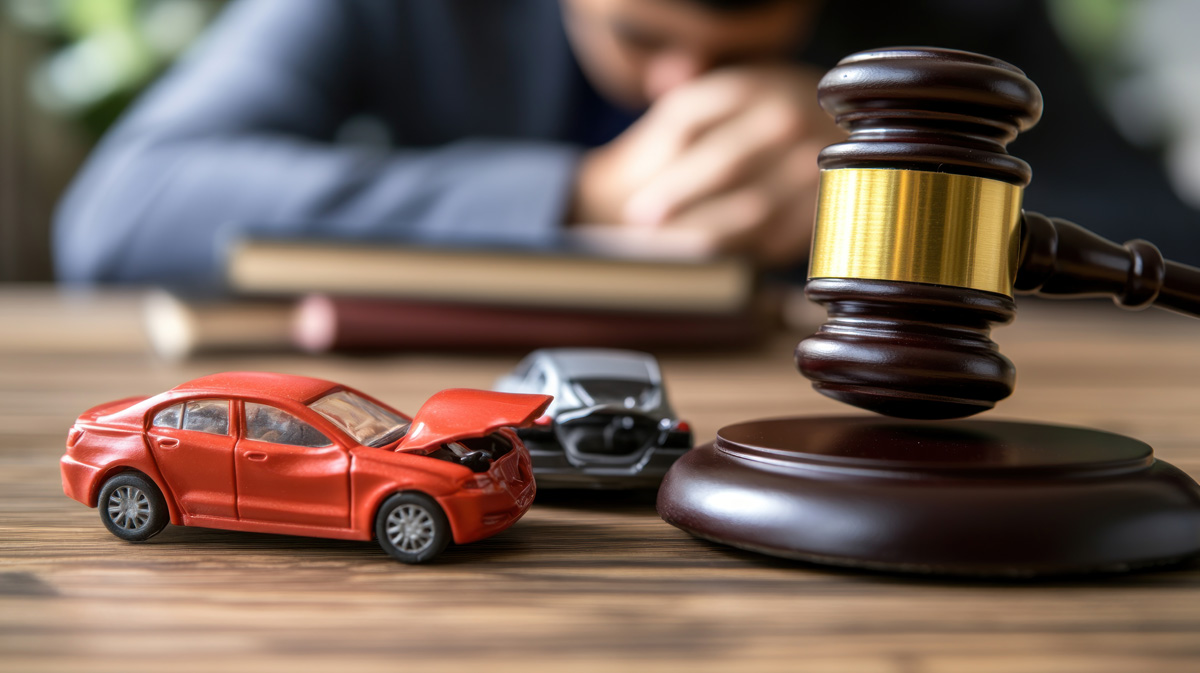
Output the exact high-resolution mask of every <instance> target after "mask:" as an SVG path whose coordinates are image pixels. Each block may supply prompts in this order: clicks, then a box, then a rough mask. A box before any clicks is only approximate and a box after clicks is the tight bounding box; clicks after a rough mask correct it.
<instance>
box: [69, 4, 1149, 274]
mask: <svg viewBox="0 0 1200 673" xmlns="http://www.w3.org/2000/svg"><path fill="white" fill-rule="evenodd" d="M897 4H903V7H894V5H897ZM1047 27H1048V26H1047V24H1046V21H1045V17H1044V16H1043V15H1042V13H1041V10H1040V7H1039V6H1037V5H1035V4H1031V3H1029V2H1019V3H1018V2H982V3H960V2H937V1H936V0H929V1H927V2H925V3H893V2H885V1H883V0H862V1H860V2H855V3H830V4H829V6H827V7H823V6H822V4H821V3H820V2H818V0H437V1H436V2H430V1H426V0H338V1H336V2H333V1H329V0H238V1H235V2H234V3H233V5H232V6H231V7H230V8H229V10H228V11H227V12H226V14H225V15H224V16H223V17H222V19H221V20H220V21H219V22H218V24H217V25H216V26H215V27H214V28H213V30H212V31H211V33H210V34H209V36H208V38H207V39H206V40H205V41H204V43H203V44H202V45H200V46H199V47H198V48H197V49H196V50H194V52H193V53H192V54H191V55H190V57H189V58H187V59H186V60H185V61H184V62H183V63H181V64H180V65H179V66H177V67H176V68H175V69H174V70H173V71H172V72H171V73H170V74H169V75H168V76H167V77H165V78H164V79H163V80H162V81H161V82H160V83H159V84H158V85H156V86H155V87H154V89H152V90H151V91H150V92H149V93H148V94H147V95H146V96H145V97H144V98H143V100H142V101H140V102H139V103H138V104H137V105H136V106H135V108H134V109H133V110H132V111H131V112H130V113H129V114H128V115H127V116H126V118H125V119H124V120H122V122H121V123H120V124H118V126H117V127H116V128H115V129H114V130H113V131H112V132H111V133H110V135H109V137H107V138H106V139H105V140H104V142H103V143H102V144H101V146H100V147H99V148H98V150H97V152H96V154H95V155H94V156H93V158H92V159H91V161H90V162H89V164H88V166H87V167H86V168H85V170H84V171H83V172H82V174H81V175H80V176H79V178H78V179H77V181H76V184H75V185H74V187H73V188H72V190H71V192H70V193H69V194H68V197H67V198H66V200H65V201H64V204H63V206H62V208H61V210H60V213H59V218H58V222H57V229H56V248H57V264H58V269H59V274H60V276H61V277H63V278H64V279H68V280H76V281H95V280H106V281H125V282H147V281H157V282H171V283H175V284H212V283H214V282H216V281H218V280H219V276H220V265H221V260H222V259H223V254H224V253H223V250H224V246H225V245H226V244H227V242H228V241H229V240H230V239H232V238H235V237H239V236H285V237H340V238H351V239H371V240H399V239H403V240H409V241H414V240H415V241H421V242H426V243H456V244H471V245H497V244H498V245H508V246H530V247H550V246H553V245H554V243H555V241H556V240H557V238H558V235H559V233H560V232H561V231H562V230H563V228H564V227H569V226H571V225H573V224H579V223H588V224H596V223H598V224H603V225H607V226H611V227H622V228H638V229H640V230H642V231H650V232H654V231H676V232H678V231H686V232H690V233H692V234H694V235H695V236H694V238H696V239H697V240H699V241H701V243H702V247H704V248H706V249H709V250H713V251H722V252H732V253H738V254H744V255H748V256H750V257H751V258H753V259H755V260H757V261H758V262H760V263H762V264H764V265H774V266H780V265H788V264H793V263H795V262H797V261H798V260H800V259H802V257H803V255H804V252H805V249H806V247H807V243H808V240H809V238H810V235H811V223H812V215H813V209H814V204H815V189H816V179H817V170H816V154H817V152H818V151H819V150H820V148H821V147H823V146H825V145H827V144H829V143H831V142H834V141H836V139H837V138H839V137H840V136H839V133H840V132H839V131H838V130H837V129H836V128H834V127H833V125H832V122H831V121H830V120H829V119H828V117H827V116H826V115H825V114H824V113H822V112H821V111H820V109H819V108H818V107H817V105H816V99H815V95H816V91H815V89H816V82H817V80H818V78H819V74H820V70H818V69H815V68H814V67H812V66H809V65H805V64H804V62H805V61H806V60H807V61H811V62H815V63H818V64H820V65H821V66H823V67H827V66H828V65H830V64H831V63H832V62H833V61H834V60H836V57H840V56H842V55H845V54H847V53H850V52H852V51H855V50H857V49H861V48H867V47H876V46H886V45H889V44H896V43H910V44H911V43H924V44H938V45H939V46H948V47H957V48H966V49H976V50H979V51H985V52H988V53H991V54H993V55H995V56H999V57H1001V58H1007V59H1009V60H1012V61H1013V62H1015V63H1017V64H1018V65H1019V66H1021V67H1023V68H1025V69H1026V71H1027V72H1028V73H1029V74H1030V76H1031V77H1032V78H1033V79H1034V80H1035V81H1037V82H1038V83H1039V84H1040V85H1042V87H1043V89H1044V90H1046V91H1047V92H1048V93H1047V96H1046V98H1047V106H1048V108H1050V107H1051V105H1053V104H1054V102H1055V100H1063V99H1065V100H1068V101H1070V100H1071V99H1072V98H1073V97H1074V96H1070V95H1068V94H1074V93H1076V92H1078V90H1079V89H1080V85H1079V78H1078V77H1074V76H1073V74H1072V73H1070V68H1069V65H1067V63H1068V59H1067V58H1065V57H1064V56H1063V55H1062V54H1061V53H1060V52H1059V51H1056V50H1055V49H1056V48H1055V46H1054V45H1055V44H1056V43H1055V42H1054V40H1053V37H1052V36H1049V37H1046V38H1045V39H1042V36H1039V34H1038V31H1039V30H1043V32H1046V33H1048V32H1049V31H1048V30H1044V29H1045V28H1047ZM1022 33H1023V34H1025V35H1026V37H1028V38H1031V40H1032V41H1031V42H1029V43H1022V42H1020V41H1017V40H1014V39H1013V36H1014V35H1020V34H1022ZM1014 45H1020V46H1018V47H1017V49H1016V51H1013V47H1014ZM1022 49H1024V50H1025V51H1029V52H1031V53H1036V54H1037V55H1038V59H1036V60H1037V62H1036V63H1034V62H1030V61H1032V60H1033V59H1032V57H1024V58H1023V55H1022V53H1021V52H1022ZM1044 63H1049V64H1050V65H1049V67H1048V68H1047V70H1046V71H1045V72H1039V70H1038V67H1039V64H1044ZM1039 78H1040V79H1039ZM1051 87H1061V88H1060V89H1057V90H1056V89H1054V88H1051ZM1059 91H1061V92H1062V93H1063V94H1064V95H1063V96H1062V98H1058V97H1056V96H1055V93H1057V92H1059ZM1086 98H1087V97H1086V93H1081V94H1080V95H1079V96H1078V99H1079V100H1080V101H1086ZM1076 106H1077V107H1079V106H1080V104H1079V103H1076ZM1082 109H1083V112H1082V113H1081V114H1077V115H1074V116H1072V118H1071V121H1072V124H1073V125H1075V126H1076V127H1078V128H1080V129H1081V130H1082V132H1083V134H1084V135H1085V138H1084V139H1081V138H1079V136H1080V133H1073V132H1072V131H1070V130H1069V127H1067V128H1068V130H1063V127H1061V126H1056V125H1055V124H1054V123H1052V122H1051V123H1050V126H1051V128H1052V129H1054V128H1058V129H1059V130H1058V131H1057V132H1056V133H1055V134H1053V135H1045V134H1043V136H1042V138H1044V139H1045V140H1044V141H1043V142H1042V143H1041V144H1040V145H1039V147H1040V148H1041V149H1042V151H1041V152H1034V153H1033V154H1035V155H1036V154H1045V155H1046V156H1048V157H1049V159H1048V160H1043V161H1048V162H1050V163H1052V162H1054V161H1057V162H1058V163H1059V164H1062V163H1063V161H1064V160H1066V159H1068V158H1069V157H1071V156H1072V155H1071V152H1074V151H1077V150H1063V147H1064V143H1066V146H1067V147H1070V146H1071V144H1072V143H1074V146H1076V147H1078V146H1079V144H1080V143H1079V142H1076V141H1080V140H1086V143H1087V147H1088V148H1091V149H1090V151H1091V153H1093V154H1094V153H1096V152H1099V154H1102V155H1103V154H1105V153H1108V154H1112V153H1113V152H1116V153H1117V154H1120V153H1121V152H1123V151H1124V150H1122V149H1120V146H1121V144H1120V142H1119V140H1116V139H1115V138H1116V137H1115V135H1113V134H1112V133H1111V131H1110V130H1109V129H1108V127H1107V126H1106V125H1105V124H1104V123H1103V122H1099V121H1097V120H1098V119H1099V117H1098V116H1097V115H1095V113H1094V112H1092V111H1090V109H1089V108H1088V106H1087V105H1086V103H1082ZM1047 118H1048V121H1049V115H1048V116H1047ZM1034 133H1037V131H1035V132H1034ZM1031 135H1032V134H1031ZM364 141H369V142H364ZM1097 147H1098V148H1100V149H1099V150H1096V149H1095V148H1097ZM1023 148H1024V146H1022V148H1018V154H1020V155H1021V156H1023V157H1024V158H1026V159H1028V160H1029V161H1030V162H1031V163H1032V164H1033V165H1034V167H1035V172H1038V171H1041V170H1042V169H1043V168H1044V166H1043V165H1042V164H1039V163H1036V161H1037V159H1036V157H1035V156H1033V155H1031V154H1028V153H1022V151H1021V150H1023ZM1112 148H1117V149H1112ZM1110 150H1111V151H1110ZM1076 158H1078V157H1077V156H1076ZM1147 165H1149V164H1147ZM1050 167H1051V168H1052V166H1050ZM1059 173H1060V174H1065V171H1059ZM1052 174H1053V171H1052ZM1038 175H1039V178H1040V176H1041V173H1038ZM1035 183H1037V180H1035ZM1051 184H1052V185H1053V184H1054V183H1053V181H1051ZM1086 184H1087V189H1088V190H1093V189H1095V188H1096V187H1097V183H1096V181H1095V179H1094V178H1093V179H1091V180H1090V181H1088V182H1087V183H1086ZM1063 185H1065V186H1064V187H1063V188H1061V189H1059V188H1057V187H1056V189H1057V191H1056V192H1054V193H1061V194H1063V195H1064V196H1065V197H1066V203H1067V204H1068V208H1067V212H1063V210H1062V209H1055V208H1054V207H1053V201H1051V203H1052V206H1051V207H1050V208H1048V210H1052V211H1053V212H1054V213H1055V214H1057V215H1061V216H1065V217H1077V218H1080V219H1081V220H1083V223H1084V224H1085V225H1088V226H1092V227H1094V228H1098V229H1100V230H1101V231H1102V233H1109V232H1104V231H1103V230H1104V227H1103V226H1096V222H1094V221H1090V220H1088V219H1087V217H1088V215H1089V211H1088V205H1087V204H1088V203H1089V202H1090V201H1091V200H1094V197H1093V196H1092V195H1091V194H1090V193H1078V194H1076V193H1074V192H1071V189H1070V182H1069V181H1066V182H1063ZM1127 187H1128V185H1124V188H1127ZM1151 189H1152V191H1153V190H1154V189H1158V187H1152V188H1151ZM1154 193H1155V194H1157V193H1158V192H1154ZM1163 193H1164V194H1165V191H1164V192H1163ZM1031 195H1032V193H1031ZM1073 196H1074V199H1073V200H1072V197H1073ZM1071 203H1075V204H1084V205H1083V206H1082V207H1081V208H1077V209H1076V210H1075V212H1072V210H1071V208H1070V207H1069V206H1070V204H1071ZM1094 210H1096V211H1097V213H1099V214H1100V215H1101V216H1104V215H1106V214H1107V215H1109V216H1110V217H1118V216H1119V213H1116V212H1114V211H1113V209H1112V207H1111V206H1110V205H1107V206H1102V207H1100V208H1097V209H1094ZM1101 225H1103V223H1101ZM1110 235H1111V234H1110Z"/></svg>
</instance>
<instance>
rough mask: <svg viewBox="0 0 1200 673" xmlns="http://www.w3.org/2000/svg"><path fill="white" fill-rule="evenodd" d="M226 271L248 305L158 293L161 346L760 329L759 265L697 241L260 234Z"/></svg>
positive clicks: (539, 341) (471, 345)
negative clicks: (476, 242)
mask: <svg viewBox="0 0 1200 673" xmlns="http://www.w3.org/2000/svg"><path fill="white" fill-rule="evenodd" d="M602 242H603V241H602ZM680 250H682V252H680ZM226 279H227V283H228V286H229V287H230V289H231V290H232V291H233V293H234V296H236V297H239V300H238V301H235V302H230V301H198V300H188V299H185V298H182V297H179V296H177V295H164V294H158V295H155V296H154V297H152V298H151V299H150V301H149V302H148V303H147V316H146V317H147V320H148V328H149V333H150V336H151V341H152V343H154V345H155V349H156V350H157V351H158V352H159V353H160V354H162V355H164V356H166V357H170V358H179V357H186V356H187V355H190V354H192V353H196V352H201V351H207V350H239V349H242V350H244V349H247V348H255V349H264V348H286V347H298V348H301V349H303V350H307V351H310V352H325V351H331V350H431V349H432V350H438V349H450V350H472V349H531V348H537V347H545V346H607V347H614V348H641V349H655V348H680V347H727V346H736V345H745V344H747V343H752V342H753V341H754V340H755V339H756V338H757V337H758V336H759V335H760V334H761V333H762V331H763V320H761V319H760V317H759V313H760V311H759V306H758V304H757V302H756V276H755V272H754V269H753V268H752V267H751V266H750V265H749V264H748V263H747V262H745V261H743V260H739V259H735V258H727V257H708V256H703V255H697V254H692V253H690V252H688V251H687V249H686V246H682V247H679V248H675V249H673V253H672V254H664V253H662V252H655V251H654V250H652V249H650V248H648V247H645V246H643V247H642V248H639V249H635V250H630V249H629V248H628V246H626V247H625V248H624V249H618V248H615V247H614V246H613V245H612V241H611V240H610V241H608V244H606V245H605V244H597V239H595V238H592V239H590V240H589V241H588V242H587V243H586V245H585V244H575V245H569V246H566V247H565V248H564V249H563V250H559V251H555V252H531V251H517V250H479V249H457V248H431V247H425V246H416V245H399V244H390V243H389V244H384V243H351V242H345V241H337V242H334V241H323V240H290V241H287V240H272V239H249V240H243V241H240V242H238V243H236V244H235V245H234V246H233V247H232V248H231V249H230V252H229V256H228V259H227V266H226Z"/></svg>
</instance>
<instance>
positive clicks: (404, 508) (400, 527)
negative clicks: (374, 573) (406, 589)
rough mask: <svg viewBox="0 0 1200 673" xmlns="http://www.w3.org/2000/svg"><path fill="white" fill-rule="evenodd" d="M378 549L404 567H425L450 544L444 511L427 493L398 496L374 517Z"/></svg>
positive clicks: (386, 502)
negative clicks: (412, 565) (425, 564)
mask: <svg viewBox="0 0 1200 673" xmlns="http://www.w3.org/2000/svg"><path fill="white" fill-rule="evenodd" d="M375 537H376V538H377V539H378V540H379V546H381V547H383V550H384V551H386V552H387V553H388V554H390V555H391V556H392V557H393V558H395V559H397V560H399V561H402V562H404V563H425V562H426V561H430V560H432V559H434V558H435V557H436V556H437V555H438V554H440V553H442V550H443V549H445V548H446V545H447V544H449V543H450V523H449V522H448V521H447V520H446V514H445V513H444V512H442V508H441V507H439V506H438V504H437V503H436V502H434V500H433V498H430V497H429V496H427V495H425V494H424V493H413V492H409V493H397V494H395V495H393V496H392V497H390V498H388V499H387V500H385V501H384V502H383V505H382V506H381V507H380V508H379V513H378V514H377V515H375Z"/></svg>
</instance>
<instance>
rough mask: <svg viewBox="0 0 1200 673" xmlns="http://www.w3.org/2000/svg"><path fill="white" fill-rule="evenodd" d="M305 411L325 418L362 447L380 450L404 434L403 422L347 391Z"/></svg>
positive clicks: (342, 391) (404, 421)
mask: <svg viewBox="0 0 1200 673" xmlns="http://www.w3.org/2000/svg"><path fill="white" fill-rule="evenodd" d="M308 408H309V409H312V410H313V411H315V412H317V413H318V414H321V415H322V416H324V417H325V418H328V419H329V420H330V421H332V422H333V424H334V425H336V426H338V427H339V428H341V429H342V430H345V431H346V434H348V435H350V436H351V437H353V438H354V441H356V442H358V443H359V444H362V445H364V446H374V447H379V446H383V445H385V444H388V443H390V442H394V441H395V440H397V439H399V438H400V437H403V436H404V433H405V432H407V431H408V426H409V422H408V421H407V420H405V419H403V418H401V417H399V416H397V415H396V414H394V413H392V412H391V411H388V410H387V409H384V408H383V407H381V406H379V405H378V404H375V403H374V402H371V401H369V400H366V399H363V398H362V397H360V396H358V395H355V394H354V393H352V392H350V391H349V390H339V391H337V392H336V393H330V394H328V395H326V396H325V397H322V398H321V399H319V400H317V401H316V402H313V403H312V404H310V405H308Z"/></svg>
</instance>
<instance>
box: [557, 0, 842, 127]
mask: <svg viewBox="0 0 1200 673" xmlns="http://www.w3.org/2000/svg"><path fill="white" fill-rule="evenodd" d="M562 4H563V9H564V14H565V20H566V26H567V33H568V35H569V36H570V40H571V46H572V49H574V51H575V56H576V58H577V59H578V60H579V63H580V66H581V67H582V68H583V70H584V72H585V73H586V74H587V76H588V79H589V80H590V81H591V82H592V84H593V85H594V86H595V87H596V89H597V90H599V91H600V92H601V93H602V94H603V95H604V96H605V97H606V98H608V99H610V100H612V101H613V102H615V103H618V104H621V105H624V106H626V107H630V108H640V107H644V106H646V105H648V104H649V103H651V102H653V101H654V100H655V99H656V98H658V97H659V96H661V95H662V94H664V93H666V92H667V91H669V90H670V89H672V88H674V87H676V86H678V85H679V84H682V83H684V82H687V81H688V80H691V79H692V78H694V77H696V76H697V75H700V74H702V73H704V72H707V71H709V70H712V69H713V68H718V67H720V66H723V65H731V64H735V63H754V62H769V61H773V60H780V59H782V58H784V57H786V56H787V55H788V54H789V53H791V52H792V51H793V50H794V49H795V47H796V46H797V45H798V44H800V43H801V42H803V41H804V40H805V39H806V38H807V36H808V33H809V30H810V29H811V26H812V22H813V20H814V15H815V13H816V9H817V7H818V6H819V0H562Z"/></svg>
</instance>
